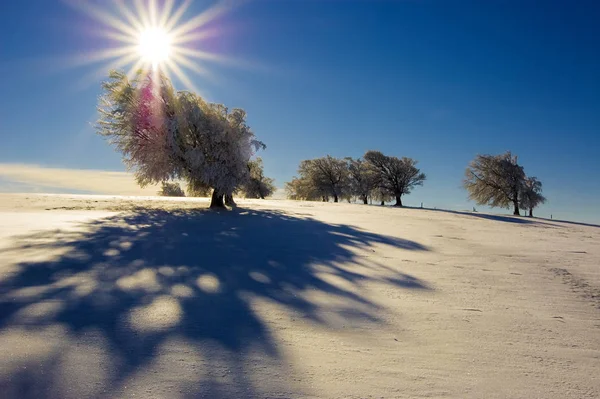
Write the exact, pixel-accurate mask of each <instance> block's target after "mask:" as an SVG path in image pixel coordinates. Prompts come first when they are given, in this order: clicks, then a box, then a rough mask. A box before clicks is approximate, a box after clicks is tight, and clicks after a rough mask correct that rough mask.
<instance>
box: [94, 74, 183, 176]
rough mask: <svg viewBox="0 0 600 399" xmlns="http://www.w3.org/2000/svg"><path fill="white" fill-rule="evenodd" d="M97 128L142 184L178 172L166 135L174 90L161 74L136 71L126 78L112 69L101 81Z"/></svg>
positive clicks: (169, 131)
mask: <svg viewBox="0 0 600 399" xmlns="http://www.w3.org/2000/svg"><path fill="white" fill-rule="evenodd" d="M102 89H103V91H104V94H103V95H102V96H101V97H100V101H99V105H98V111H99V113H100V119H99V120H98V123H97V125H96V130H97V132H98V133H99V134H100V135H102V136H104V137H106V138H107V139H108V142H109V143H110V144H111V145H113V146H115V147H116V149H117V150H118V151H119V152H121V153H122V154H123V161H124V163H125V165H126V166H127V167H128V168H129V169H130V170H133V172H134V174H135V177H136V180H137V182H138V183H139V184H140V185H141V186H142V187H144V186H146V185H147V184H150V183H161V182H163V181H168V180H171V179H172V178H175V177H176V176H177V167H176V164H175V162H174V160H173V158H172V157H171V151H170V148H169V139H170V136H171V135H172V134H173V127H174V122H175V112H176V111H175V109H176V94H175V92H174V90H173V87H172V86H171V83H170V82H169V81H168V80H167V79H166V78H165V77H164V76H163V75H160V74H157V75H154V74H144V73H141V72H140V73H138V74H136V75H135V76H134V78H133V79H132V80H129V79H128V78H127V76H126V75H125V74H124V73H121V72H117V71H111V72H110V74H109V80H108V81H106V82H104V83H103V84H102Z"/></svg>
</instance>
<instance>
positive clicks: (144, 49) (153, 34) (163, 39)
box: [138, 28, 171, 67]
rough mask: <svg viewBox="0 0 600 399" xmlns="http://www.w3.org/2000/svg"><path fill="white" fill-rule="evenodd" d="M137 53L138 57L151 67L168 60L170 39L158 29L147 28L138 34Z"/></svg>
mask: <svg viewBox="0 0 600 399" xmlns="http://www.w3.org/2000/svg"><path fill="white" fill-rule="evenodd" d="M138 52H139V53H140V56H141V57H142V58H143V59H144V60H145V61H146V62H149V63H151V64H152V65H153V66H155V67H156V66H157V65H159V64H160V63H162V62H165V61H167V60H168V59H169V55H170V54H171V39H170V38H169V35H168V33H167V32H165V31H164V30H163V29H160V28H149V29H146V30H144V31H142V32H141V33H140V38H139V45H138Z"/></svg>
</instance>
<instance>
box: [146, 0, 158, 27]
mask: <svg viewBox="0 0 600 399" xmlns="http://www.w3.org/2000/svg"><path fill="white" fill-rule="evenodd" d="M148 10H149V13H148V19H149V20H150V25H151V26H158V5H157V4H156V0H148Z"/></svg>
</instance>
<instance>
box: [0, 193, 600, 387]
mask: <svg viewBox="0 0 600 399" xmlns="http://www.w3.org/2000/svg"><path fill="white" fill-rule="evenodd" d="M236 201H237V202H238V204H239V208H238V209H236V210H234V211H229V212H222V211H221V212H212V211H209V210H207V209H206V207H207V206H208V200H206V199H181V198H161V197H118V196H91V195H80V196H75V195H34V194H27V195H25V194H23V195H0V392H2V393H1V394H0V396H2V397H3V398H40V397H45V398H83V397H86V398H91V397H93V398H96V397H98V398H99V397H102V398H107V397H117V398H129V397H134V396H135V397H144V398H163V397H169V398H190V397H206V398H245V397H258V398H266V397H269V398H300V397H302V398H304V397H310V398H371V397H372V398H417V397H436V398H437V397H444V398H507V397H510V398H534V397H535V398H596V397H600V377H599V373H598V370H600V269H599V265H600V246H599V245H598V242H599V239H600V227H595V226H585V225H579V224H571V223H561V222H551V221H546V220H537V219H529V218H513V217H510V216H496V215H486V214H470V213H455V212H444V211H430V210H421V209H395V208H391V207H385V208H383V207H378V206H365V205H355V204H352V205H350V204H322V203H312V202H292V201H280V200H272V201H268V200H267V201H260V200H238V199H236Z"/></svg>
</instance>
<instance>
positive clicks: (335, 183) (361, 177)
mask: <svg viewBox="0 0 600 399" xmlns="http://www.w3.org/2000/svg"><path fill="white" fill-rule="evenodd" d="M416 165H417V161H415V160H414V159H411V158H406V157H403V158H397V157H394V156H388V155H384V154H383V153H381V152H379V151H367V152H366V153H365V154H364V156H363V157H362V158H358V159H353V158H350V157H346V158H335V157H332V156H330V155H327V156H325V157H322V158H316V159H308V160H304V161H302V162H301V163H300V166H299V167H298V176H295V177H294V178H293V179H292V181H290V182H288V183H286V185H285V191H286V194H287V197H288V198H290V199H297V200H306V201H329V200H330V199H333V202H338V201H340V200H348V201H349V202H351V201H352V200H355V199H358V200H360V201H362V202H363V203H364V204H367V203H368V202H369V200H373V199H374V200H376V201H381V204H382V205H383V204H384V203H385V202H386V201H389V200H391V199H395V201H396V202H395V206H402V196H403V195H406V194H410V192H411V191H412V189H413V188H415V187H417V186H421V185H423V182H424V181H425V179H426V176H425V174H424V173H421V171H420V170H419V169H418V168H417V167H416Z"/></svg>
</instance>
